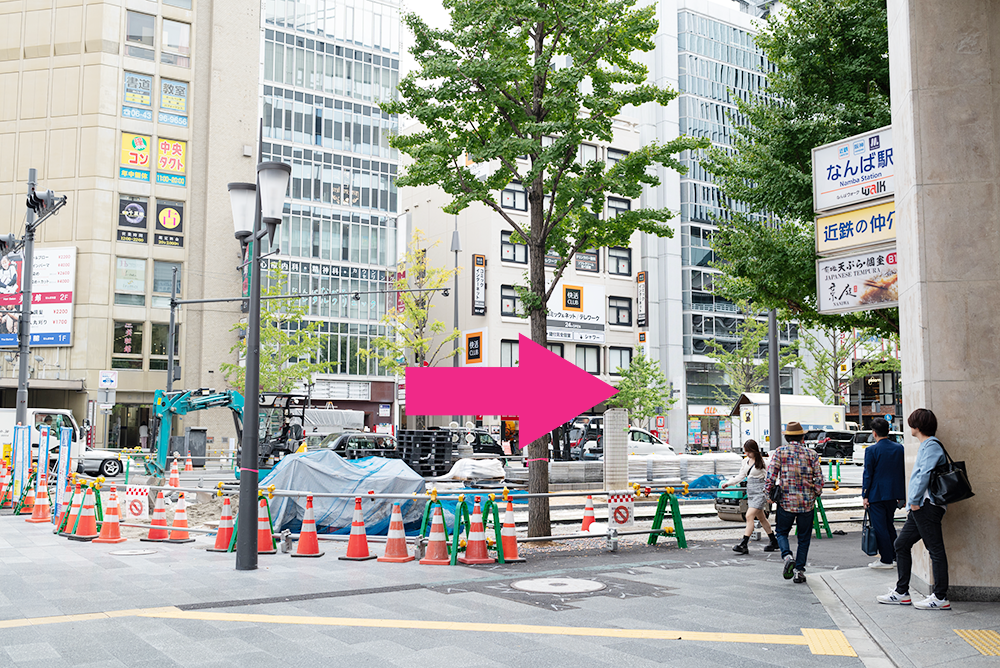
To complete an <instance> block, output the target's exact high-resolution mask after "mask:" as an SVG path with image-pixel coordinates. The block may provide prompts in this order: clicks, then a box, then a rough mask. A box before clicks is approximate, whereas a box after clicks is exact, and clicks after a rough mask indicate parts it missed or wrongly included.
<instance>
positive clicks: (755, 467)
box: [722, 438, 778, 554]
mask: <svg viewBox="0 0 1000 668" xmlns="http://www.w3.org/2000/svg"><path fill="white" fill-rule="evenodd" d="M743 452H744V454H746V459H744V460H743V467H742V468H741V469H740V472H739V473H738V474H736V477H735V478H730V479H729V480H727V481H726V482H725V483H724V484H723V485H722V487H723V488H725V487H729V486H731V485H738V484H740V483H741V482H743V481H744V480H746V481H747V528H746V531H745V532H744V533H743V540H742V541H740V543H739V544H738V545H734V546H733V552H739V553H740V554H748V553H749V552H750V548H749V547H747V543H748V542H749V541H750V536H752V535H753V530H754V520H760V526H761V528H762V529H764V533H766V534H767V536H768V538H770V539H771V542H770V543H769V544H768V545H766V546H764V551H765V552H774V551H775V550H777V549H778V540H777V539H776V538H775V537H774V531H773V530H772V529H771V524H770V522H768V521H767V517H766V516H765V515H764V508H766V507H767V505H766V504H768V503H769V501H768V500H767V499H766V498H765V497H764V474H765V473H766V469H767V465H766V464H765V463H764V457H763V455H761V453H760V446H758V445H757V441H755V440H753V439H752V438H751V439H749V440H748V441H747V442H746V443H744V444H743Z"/></svg>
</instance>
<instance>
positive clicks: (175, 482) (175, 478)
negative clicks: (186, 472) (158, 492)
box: [167, 458, 181, 487]
mask: <svg viewBox="0 0 1000 668" xmlns="http://www.w3.org/2000/svg"><path fill="white" fill-rule="evenodd" d="M167 486H168V487H180V486H181V475H180V473H178V472H177V459H176V458H174V461H173V462H172V463H171V464H170V480H169V482H167Z"/></svg>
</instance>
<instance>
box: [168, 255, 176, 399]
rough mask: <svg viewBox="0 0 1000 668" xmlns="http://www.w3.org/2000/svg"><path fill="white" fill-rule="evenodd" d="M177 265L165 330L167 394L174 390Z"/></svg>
mask: <svg viewBox="0 0 1000 668" xmlns="http://www.w3.org/2000/svg"><path fill="white" fill-rule="evenodd" d="M176 301H177V267H176V266H175V267H174V268H173V273H172V275H171V277H170V328H169V329H168V330H167V394H170V393H171V392H173V391H174V337H175V336H176V334H175V333H174V329H175V327H176V320H177V318H176V315H175V314H176V312H177V304H176V303H175V302H176Z"/></svg>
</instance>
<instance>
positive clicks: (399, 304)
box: [396, 271, 406, 313]
mask: <svg viewBox="0 0 1000 668" xmlns="http://www.w3.org/2000/svg"><path fill="white" fill-rule="evenodd" d="M404 278H406V272H405V271H397V272H396V285H399V284H400V283H401V282H402V281H403V279H404ZM405 308H406V304H405V303H404V302H403V293H402V292H397V293H396V313H402V312H403V311H404V310H405Z"/></svg>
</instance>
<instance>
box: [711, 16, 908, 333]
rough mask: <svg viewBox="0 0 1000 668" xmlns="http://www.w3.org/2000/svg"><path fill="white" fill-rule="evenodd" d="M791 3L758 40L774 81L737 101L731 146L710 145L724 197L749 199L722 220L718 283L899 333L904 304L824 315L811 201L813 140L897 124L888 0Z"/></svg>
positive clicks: (741, 295)
mask: <svg viewBox="0 0 1000 668" xmlns="http://www.w3.org/2000/svg"><path fill="white" fill-rule="evenodd" d="M784 4H785V5H786V8H787V11H783V12H776V13H774V14H772V15H771V17H770V18H769V19H768V21H767V25H766V27H765V28H764V29H763V30H762V31H761V33H760V34H759V35H758V36H757V39H756V41H757V44H758V45H759V46H760V47H761V49H762V50H763V51H764V53H765V55H766V56H767V59H768V60H769V61H770V63H771V65H772V66H773V69H772V70H771V71H769V72H767V87H766V88H765V90H764V91H763V92H762V94H760V95H758V96H756V97H753V98H751V99H749V100H737V106H738V109H739V114H736V115H734V116H733V120H734V122H735V125H736V127H735V132H734V140H733V146H732V147H731V148H727V149H722V148H717V149H715V150H713V151H711V153H710V156H709V160H708V161H707V162H706V164H705V166H706V168H707V169H708V171H710V172H711V173H712V174H713V176H714V179H715V182H716V183H717V184H718V185H719V187H720V188H721V190H722V193H723V194H724V195H725V197H726V198H728V199H729V200H731V201H736V202H741V203H743V204H745V205H746V207H745V209H744V208H743V207H742V206H740V207H732V208H731V209H730V210H729V211H727V216H726V220H724V221H719V230H718V232H717V233H716V234H715V236H714V239H713V244H712V245H713V249H714V250H715V252H716V254H717V256H718V258H719V259H720V260H721V261H720V262H719V263H718V264H717V267H718V268H719V269H721V270H722V271H723V277H722V279H721V280H720V281H719V283H718V284H717V285H718V287H719V289H720V290H721V291H722V292H723V293H724V294H725V295H726V296H728V297H729V298H731V299H734V300H736V299H747V300H750V301H751V302H752V303H754V304H755V305H757V306H758V307H760V308H781V309H785V310H786V311H788V312H790V313H791V314H793V316H794V317H795V318H796V319H798V320H799V321H800V322H801V323H803V324H805V325H814V324H820V325H824V326H826V327H832V328H835V329H841V330H844V331H847V330H850V329H852V328H858V329H869V330H877V331H879V332H882V333H884V334H892V333H897V332H898V331H899V314H898V310H897V309H877V310H873V311H859V312H856V313H849V314H845V315H820V314H819V313H818V312H817V310H816V308H817V304H816V267H815V259H816V254H815V252H814V249H815V231H814V228H815V224H814V222H813V200H812V161H811V151H812V149H813V148H814V147H816V146H820V145H823V144H827V143H829V142H833V141H837V140H839V139H843V138H845V137H849V136H851V135H855V134H859V133H862V132H867V131H869V130H874V129H876V128H880V127H883V126H886V125H889V124H891V122H892V120H891V116H890V110H889V57H888V53H889V47H888V31H887V28H886V5H885V0H788V1H787V2H785V3H784ZM743 210H748V211H757V212H761V215H749V214H745V213H740V211H743Z"/></svg>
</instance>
